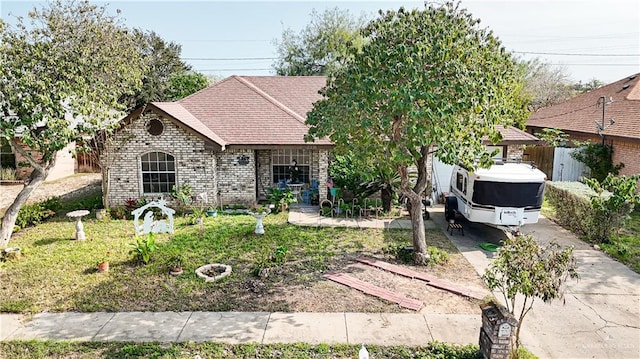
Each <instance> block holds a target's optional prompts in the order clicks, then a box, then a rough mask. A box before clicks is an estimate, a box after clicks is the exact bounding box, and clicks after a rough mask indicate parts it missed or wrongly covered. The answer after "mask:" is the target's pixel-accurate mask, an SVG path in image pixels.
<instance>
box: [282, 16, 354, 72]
mask: <svg viewBox="0 0 640 359" xmlns="http://www.w3.org/2000/svg"><path fill="white" fill-rule="evenodd" d="M310 16H311V22H309V24H308V25H307V26H306V27H305V28H304V29H303V30H302V31H301V32H300V33H299V34H296V33H295V32H294V31H293V30H292V29H290V28H289V29H286V30H284V31H283V33H282V38H281V39H280V41H276V47H277V49H278V59H277V61H276V62H275V64H274V65H273V67H274V69H275V70H276V73H277V74H278V75H284V76H310V75H326V74H329V73H331V72H333V71H335V70H336V69H337V68H339V67H340V66H341V65H342V64H343V63H344V61H345V60H346V59H347V55H348V53H349V49H351V48H360V47H361V46H362V41H363V40H362V36H361V35H360V33H359V31H360V29H361V28H362V27H363V26H364V24H365V20H364V17H361V18H360V19H356V18H354V17H353V16H352V15H351V13H349V11H348V10H341V9H339V8H337V7H335V8H332V9H327V10H325V11H324V12H323V13H318V12H317V11H316V10H313V11H312V12H311V15H310Z"/></svg>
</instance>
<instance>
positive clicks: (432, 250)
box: [386, 244, 449, 265]
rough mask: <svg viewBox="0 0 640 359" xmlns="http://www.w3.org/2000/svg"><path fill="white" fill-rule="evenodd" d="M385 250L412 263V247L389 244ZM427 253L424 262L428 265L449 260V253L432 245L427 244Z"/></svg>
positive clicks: (404, 261) (402, 260)
mask: <svg viewBox="0 0 640 359" xmlns="http://www.w3.org/2000/svg"><path fill="white" fill-rule="evenodd" d="M386 252H388V253H391V254H392V255H394V256H395V257H396V259H398V260H399V261H401V262H403V263H413V247H411V246H408V245H404V244H399V245H396V246H390V247H388V248H387V250H386ZM427 254H428V255H429V259H428V260H427V262H425V263H424V264H428V265H443V264H445V263H447V262H448V261H449V253H447V252H446V251H444V250H442V249H440V248H438V247H433V246H427Z"/></svg>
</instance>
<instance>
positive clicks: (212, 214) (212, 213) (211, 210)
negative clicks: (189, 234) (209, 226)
mask: <svg viewBox="0 0 640 359" xmlns="http://www.w3.org/2000/svg"><path fill="white" fill-rule="evenodd" d="M217 215H218V211H217V210H216V209H215V208H213V207H209V208H208V209H207V217H215V216H217Z"/></svg>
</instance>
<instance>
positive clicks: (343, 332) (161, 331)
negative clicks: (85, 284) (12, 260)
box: [0, 312, 481, 346]
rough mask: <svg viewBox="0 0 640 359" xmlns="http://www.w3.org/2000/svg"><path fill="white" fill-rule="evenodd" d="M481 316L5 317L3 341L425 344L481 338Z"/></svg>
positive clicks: (0, 324)
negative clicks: (434, 341) (479, 336)
mask: <svg viewBox="0 0 640 359" xmlns="http://www.w3.org/2000/svg"><path fill="white" fill-rule="evenodd" d="M480 325H481V323H480V316H479V315H466V314H413V313H394V314H388V313H375V314H374V313H264V312H243V313H239V312H121V313H104V312H100V313H40V314H36V315H35V316H34V317H33V318H32V319H30V320H28V319H27V318H26V317H25V316H22V315H13V314H2V315H0V340H3V341H4V340H30V339H40V340H47V339H49V340H64V341H131V342H151V341H154V342H156V341H157V342H183V341H193V342H206V341H213V342H224V343H231V344H238V343H260V344H268V343H297V342H305V343H310V344H320V343H330V344H338V343H341V344H360V343H365V344H375V345H410V346H417V345H426V344H427V343H428V342H430V341H433V340H437V341H441V342H447V343H456V344H469V343H475V342H477V340H478V335H479V330H480Z"/></svg>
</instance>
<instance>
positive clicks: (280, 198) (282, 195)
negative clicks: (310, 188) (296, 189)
mask: <svg viewBox="0 0 640 359" xmlns="http://www.w3.org/2000/svg"><path fill="white" fill-rule="evenodd" d="M267 201H268V202H269V203H270V204H273V205H274V208H273V212H274V213H278V212H280V210H281V209H282V207H283V205H286V206H290V205H291V204H292V203H295V202H298V200H297V198H296V196H295V195H294V194H293V193H292V192H291V190H289V189H278V188H267Z"/></svg>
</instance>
